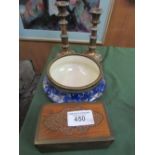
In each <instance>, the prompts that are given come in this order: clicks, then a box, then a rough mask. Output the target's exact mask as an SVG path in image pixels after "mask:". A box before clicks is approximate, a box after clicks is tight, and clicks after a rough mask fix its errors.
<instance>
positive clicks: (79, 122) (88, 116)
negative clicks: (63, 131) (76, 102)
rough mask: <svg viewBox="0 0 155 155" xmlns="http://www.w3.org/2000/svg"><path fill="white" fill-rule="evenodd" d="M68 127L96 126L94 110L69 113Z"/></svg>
mask: <svg viewBox="0 0 155 155" xmlns="http://www.w3.org/2000/svg"><path fill="white" fill-rule="evenodd" d="M67 123H68V126H84V125H92V124H94V117H93V113H92V110H79V111H69V112H67Z"/></svg>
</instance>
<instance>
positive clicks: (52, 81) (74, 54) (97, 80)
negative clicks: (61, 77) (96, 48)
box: [47, 53, 102, 91]
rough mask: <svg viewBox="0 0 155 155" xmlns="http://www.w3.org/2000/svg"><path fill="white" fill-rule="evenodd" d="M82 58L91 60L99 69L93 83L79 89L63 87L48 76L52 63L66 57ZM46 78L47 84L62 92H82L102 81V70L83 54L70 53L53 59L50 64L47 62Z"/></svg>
mask: <svg viewBox="0 0 155 155" xmlns="http://www.w3.org/2000/svg"><path fill="white" fill-rule="evenodd" d="M76 55H77V56H83V57H86V58H88V59H90V60H92V61H93V62H95V64H96V65H97V67H98V68H99V75H98V77H97V78H96V80H94V81H93V82H91V83H89V84H87V85H85V86H81V87H70V86H65V85H62V84H60V83H58V82H56V81H55V80H54V79H53V78H52V77H51V76H50V73H49V70H50V67H51V66H52V64H54V62H56V61H57V60H59V59H61V58H63V57H67V56H76ZM47 78H48V80H49V82H50V83H51V84H54V85H55V86H56V87H57V88H59V89H63V90H66V91H83V90H88V89H90V88H92V87H94V86H96V85H97V84H98V83H99V81H100V80H101V79H102V69H101V65H100V64H99V63H98V62H97V61H96V60H95V59H93V58H91V57H90V56H86V55H84V54H78V53H72V54H67V55H63V56H60V57H58V58H55V59H54V60H52V61H51V62H49V64H48V66H47Z"/></svg>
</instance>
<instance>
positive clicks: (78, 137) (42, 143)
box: [34, 103, 114, 151]
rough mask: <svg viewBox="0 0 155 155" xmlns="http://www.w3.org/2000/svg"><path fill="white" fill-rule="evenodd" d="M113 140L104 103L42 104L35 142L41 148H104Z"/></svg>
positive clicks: (48, 149) (59, 149) (55, 149)
mask: <svg viewBox="0 0 155 155" xmlns="http://www.w3.org/2000/svg"><path fill="white" fill-rule="evenodd" d="M91 114H92V116H91ZM91 117H92V118H91ZM91 119H93V121H92V120H91ZM91 121H92V122H91ZM69 123H70V124H69ZM113 140H114V138H113V136H112V133H111V129H110V127H109V121H108V116H107V113H106V110H105V107H104V104H103V103H82V104H80V103H78V104H77V103H73V104H68V103H67V104H51V103H50V104H45V105H44V106H43V107H42V108H41V112H40V115H39V119H38V124H37V129H36V135H35V140H34V144H35V146H36V147H37V148H38V149H39V150H40V151H61V150H72V149H89V148H91V149H94V148H104V147H107V146H109V144H111V142H112V141H113Z"/></svg>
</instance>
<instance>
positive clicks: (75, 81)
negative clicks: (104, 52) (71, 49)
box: [43, 54, 105, 103]
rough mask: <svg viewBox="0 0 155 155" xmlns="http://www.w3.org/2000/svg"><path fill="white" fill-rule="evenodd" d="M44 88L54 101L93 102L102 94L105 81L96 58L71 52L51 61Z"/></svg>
mask: <svg viewBox="0 0 155 155" xmlns="http://www.w3.org/2000/svg"><path fill="white" fill-rule="evenodd" d="M43 89H44V91H45V93H46V94H47V95H48V97H49V98H50V99H51V100H53V101H54V102H58V103H63V102H85V101H90V102H91V101H94V100H95V99H97V98H98V97H100V96H101V95H102V93H103V91H104V90H105V81H104V79H103V74H102V70H101V66H100V64H98V63H97V62H96V61H95V60H94V59H92V58H90V57H87V56H85V55H82V54H70V55H64V56H62V57H59V58H57V59H55V60H54V61H52V62H50V63H49V65H48V67H47V75H46V76H45V77H44V80H43Z"/></svg>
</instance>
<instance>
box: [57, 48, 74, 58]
mask: <svg viewBox="0 0 155 155" xmlns="http://www.w3.org/2000/svg"><path fill="white" fill-rule="evenodd" d="M74 53H75V51H73V50H71V49H68V50H66V51H60V52H59V53H58V54H57V57H61V56H64V55H68V54H74Z"/></svg>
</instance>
